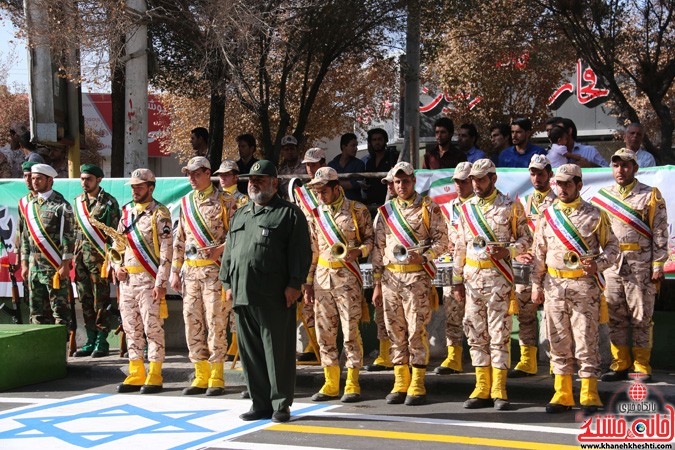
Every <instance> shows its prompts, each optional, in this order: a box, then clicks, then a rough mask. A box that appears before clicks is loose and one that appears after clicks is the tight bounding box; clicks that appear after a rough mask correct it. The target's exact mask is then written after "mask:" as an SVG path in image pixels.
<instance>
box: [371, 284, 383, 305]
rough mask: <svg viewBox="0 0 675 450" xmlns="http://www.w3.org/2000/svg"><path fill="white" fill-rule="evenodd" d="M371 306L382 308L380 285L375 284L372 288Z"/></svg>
mask: <svg viewBox="0 0 675 450" xmlns="http://www.w3.org/2000/svg"><path fill="white" fill-rule="evenodd" d="M373 305H375V306H377V307H378V308H382V283H375V287H374V288H373Z"/></svg>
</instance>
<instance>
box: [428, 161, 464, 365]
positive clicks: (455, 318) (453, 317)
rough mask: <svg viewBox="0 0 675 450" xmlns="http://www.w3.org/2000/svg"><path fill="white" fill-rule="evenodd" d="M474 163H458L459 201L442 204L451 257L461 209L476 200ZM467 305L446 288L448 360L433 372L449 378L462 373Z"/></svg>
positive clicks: (455, 175) (455, 176)
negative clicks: (465, 204)
mask: <svg viewBox="0 0 675 450" xmlns="http://www.w3.org/2000/svg"><path fill="white" fill-rule="evenodd" d="M471 166H472V164H471V163H470V162H468V161H464V162H461V163H459V164H457V167H456V168H455V172H454V173H453V174H452V180H453V181H454V183H455V191H456V192H457V195H458V196H457V198H454V199H453V200H451V201H450V202H448V203H446V204H445V205H441V213H442V214H443V217H445V221H446V223H447V226H448V237H449V239H448V243H449V246H448V250H449V252H450V254H452V253H453V252H454V250H455V241H456V240H457V227H458V226H459V214H460V210H459V208H460V207H461V206H462V204H464V203H465V202H466V201H467V200H469V199H470V198H472V197H473V186H472V185H471V179H470V178H469V173H471ZM464 307H465V302H463V301H457V300H456V299H454V298H453V295H452V286H443V311H444V312H445V339H446V342H447V346H448V357H447V358H445V360H444V361H443V362H442V363H441V365H440V366H438V367H436V369H434V372H435V373H437V374H439V375H450V374H453V373H460V372H461V371H462V339H463V338H464V330H463V329H462V319H464Z"/></svg>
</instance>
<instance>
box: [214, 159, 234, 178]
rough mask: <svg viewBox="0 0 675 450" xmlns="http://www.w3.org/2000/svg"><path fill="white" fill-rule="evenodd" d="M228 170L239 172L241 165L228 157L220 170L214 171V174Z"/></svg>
mask: <svg viewBox="0 0 675 450" xmlns="http://www.w3.org/2000/svg"><path fill="white" fill-rule="evenodd" d="M227 172H237V173H239V166H238V165H237V163H236V162H235V161H233V160H231V159H226V160H224V161H223V162H221V163H220V167H218V170H216V171H215V172H213V174H214V175H215V174H220V173H227Z"/></svg>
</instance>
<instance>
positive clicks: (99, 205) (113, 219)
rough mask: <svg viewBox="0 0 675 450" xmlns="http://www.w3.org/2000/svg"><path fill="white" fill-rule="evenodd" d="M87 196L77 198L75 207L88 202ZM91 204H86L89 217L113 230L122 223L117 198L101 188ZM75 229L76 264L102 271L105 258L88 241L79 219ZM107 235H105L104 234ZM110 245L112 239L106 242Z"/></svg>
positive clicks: (76, 220)
mask: <svg viewBox="0 0 675 450" xmlns="http://www.w3.org/2000/svg"><path fill="white" fill-rule="evenodd" d="M86 196H87V194H85V193H82V194H80V195H78V196H77V197H75V200H74V203H73V205H74V207H75V208H76V207H77V204H78V203H81V202H82V201H85V202H86V201H87V200H85V199H86ZM90 202H91V203H89V204H85V205H84V206H85V207H86V208H87V210H88V211H89V215H90V216H91V217H93V218H94V219H96V220H98V221H99V222H101V223H102V224H104V225H108V226H109V227H112V228H117V225H118V223H119V221H120V206H119V204H118V203H117V200H116V199H115V197H113V196H112V195H110V194H109V193H107V192H106V191H104V190H103V188H101V190H100V191H99V193H98V195H97V196H96V198H95V199H94V200H91V201H90ZM75 227H76V228H75V229H76V241H75V261H76V264H84V266H85V267H87V268H88V269H89V270H96V271H98V270H100V268H101V263H102V262H103V256H101V254H100V253H99V252H98V250H96V247H95V246H94V244H92V242H91V241H90V240H89V239H87V237H86V235H85V233H84V232H83V231H82V229H81V227H80V223H79V222H78V219H77V217H75ZM104 234H105V233H104ZM106 242H107V243H108V244H111V243H112V241H111V239H110V238H108V240H107V241H106Z"/></svg>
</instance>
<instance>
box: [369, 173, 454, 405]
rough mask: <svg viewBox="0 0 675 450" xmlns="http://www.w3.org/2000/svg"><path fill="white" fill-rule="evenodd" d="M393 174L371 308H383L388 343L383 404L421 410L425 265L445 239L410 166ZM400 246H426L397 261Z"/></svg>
mask: <svg viewBox="0 0 675 450" xmlns="http://www.w3.org/2000/svg"><path fill="white" fill-rule="evenodd" d="M392 173H393V174H394V178H393V180H394V187H395V189H396V193H397V194H398V197H397V198H395V199H393V200H391V201H389V202H387V203H386V204H385V205H384V206H381V207H380V208H379V210H378V213H379V214H378V218H377V223H376V225H375V246H374V249H373V258H372V261H373V278H374V279H375V288H374V289H373V303H375V304H376V305H383V309H384V320H385V324H386V327H387V333H388V334H389V339H390V340H391V343H392V347H391V352H392V357H391V359H392V361H393V363H394V378H395V380H394V388H393V389H392V392H391V393H390V394H389V395H387V403H390V404H397V403H405V404H406V405H420V404H423V403H424V402H425V401H426V389H425V387H424V375H425V373H426V367H427V364H428V363H429V350H428V349H429V338H428V334H427V330H426V325H427V324H428V323H429V320H430V319H431V310H432V307H433V305H432V304H431V298H430V292H431V277H432V276H433V275H434V267H433V263H430V261H431V260H433V259H434V258H435V257H436V256H438V255H440V254H441V253H443V252H445V251H446V249H447V246H448V234H447V228H446V226H445V224H444V223H443V217H442V216H441V211H440V209H439V208H438V206H437V205H436V204H435V203H433V202H432V201H431V199H429V197H426V196H422V195H419V194H417V193H416V192H415V175H414V170H413V167H412V166H411V165H410V164H409V163H406V162H400V163H398V164H396V165H395V166H394V167H393V168H392ZM394 233H396V234H394ZM401 244H403V245H404V246H405V247H414V246H417V245H428V246H429V247H428V248H422V249H417V250H415V249H411V250H409V251H408V256H407V258H406V259H404V260H403V261H401V260H399V259H396V257H395V253H394V249H395V247H396V246H397V245H401ZM383 299H384V304H383ZM409 364H410V365H412V379H411V376H410V369H409Z"/></svg>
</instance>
